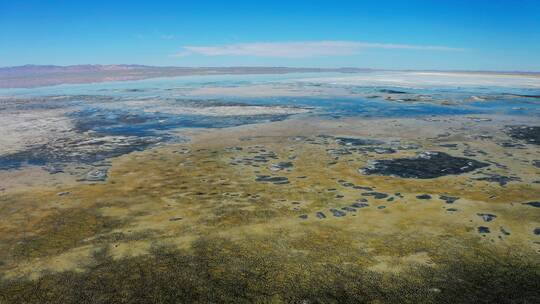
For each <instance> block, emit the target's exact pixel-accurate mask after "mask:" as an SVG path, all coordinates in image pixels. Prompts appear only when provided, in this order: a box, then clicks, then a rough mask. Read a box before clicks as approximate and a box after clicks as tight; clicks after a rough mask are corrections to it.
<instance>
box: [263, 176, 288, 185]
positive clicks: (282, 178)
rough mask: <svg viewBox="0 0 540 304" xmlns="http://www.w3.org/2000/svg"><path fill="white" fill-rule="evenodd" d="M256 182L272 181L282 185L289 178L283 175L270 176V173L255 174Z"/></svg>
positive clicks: (286, 182)
mask: <svg viewBox="0 0 540 304" xmlns="http://www.w3.org/2000/svg"><path fill="white" fill-rule="evenodd" d="M255 181H256V182H262V183H272V184H274V185H284V184H288V183H289V179H288V178H287V177H285V176H270V175H257V177H256V178H255Z"/></svg>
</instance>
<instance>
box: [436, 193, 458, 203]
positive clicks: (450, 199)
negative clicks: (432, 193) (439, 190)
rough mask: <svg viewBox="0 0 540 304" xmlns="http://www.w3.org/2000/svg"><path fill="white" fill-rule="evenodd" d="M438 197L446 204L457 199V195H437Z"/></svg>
mask: <svg viewBox="0 0 540 304" xmlns="http://www.w3.org/2000/svg"><path fill="white" fill-rule="evenodd" d="M439 198H440V199H441V200H443V201H445V202H446V203H447V204H453V203H454V202H455V201H457V200H458V199H459V197H457V196H448V195H439Z"/></svg>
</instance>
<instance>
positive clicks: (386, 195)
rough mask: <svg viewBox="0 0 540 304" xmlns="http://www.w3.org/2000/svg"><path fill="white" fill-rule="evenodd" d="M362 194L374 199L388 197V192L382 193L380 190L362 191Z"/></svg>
mask: <svg viewBox="0 0 540 304" xmlns="http://www.w3.org/2000/svg"><path fill="white" fill-rule="evenodd" d="M362 195H363V196H372V197H373V198H375V199H384V198H387V197H388V194H386V193H382V192H376V191H371V192H364V193H362Z"/></svg>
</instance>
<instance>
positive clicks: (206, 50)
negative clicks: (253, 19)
mask: <svg viewBox="0 0 540 304" xmlns="http://www.w3.org/2000/svg"><path fill="white" fill-rule="evenodd" d="M363 49H407V50H428V51H462V49H458V48H452V47H446V46H430V45H408V44H388V43H367V42H359V41H305V42H257V43H237V44H227V45H214V46H191V45H188V46H184V47H182V50H181V51H180V52H178V53H177V54H174V56H177V57H183V56H187V55H192V54H198V55H204V56H258V57H282V58H303V57H318V56H347V55H354V54H358V53H359V52H360V51H361V50H363Z"/></svg>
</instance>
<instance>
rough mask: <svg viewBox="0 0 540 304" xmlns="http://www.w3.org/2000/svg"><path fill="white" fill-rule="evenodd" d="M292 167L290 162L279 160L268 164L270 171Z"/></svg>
mask: <svg viewBox="0 0 540 304" xmlns="http://www.w3.org/2000/svg"><path fill="white" fill-rule="evenodd" d="M292 167H293V163H292V162H279V163H277V164H272V165H270V168H269V169H270V170H271V171H281V170H285V169H291V168H292Z"/></svg>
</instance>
